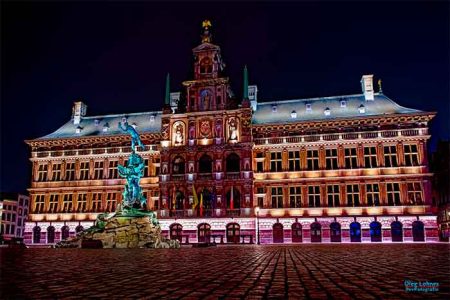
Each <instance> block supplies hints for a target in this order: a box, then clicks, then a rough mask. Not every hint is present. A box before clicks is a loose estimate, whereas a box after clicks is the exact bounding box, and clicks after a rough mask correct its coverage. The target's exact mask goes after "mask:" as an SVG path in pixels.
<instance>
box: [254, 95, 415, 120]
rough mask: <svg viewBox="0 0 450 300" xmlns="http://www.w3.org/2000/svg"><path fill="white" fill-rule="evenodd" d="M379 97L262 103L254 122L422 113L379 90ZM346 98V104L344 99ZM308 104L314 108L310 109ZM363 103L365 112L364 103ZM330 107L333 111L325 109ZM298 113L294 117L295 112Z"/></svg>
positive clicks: (259, 105) (255, 113) (360, 96)
mask: <svg viewBox="0 0 450 300" xmlns="http://www.w3.org/2000/svg"><path fill="white" fill-rule="evenodd" d="M374 98H375V99H374V100H370V101H366V100H365V98H364V94H358V95H347V96H334V97H323V98H310V99H294V100H282V101H272V102H262V103H258V106H257V109H256V111H255V112H254V113H253V120H252V123H253V124H278V123H291V122H292V123H294V122H301V121H316V120H317V121H323V120H332V119H337V118H354V117H364V116H377V115H387V114H408V113H420V112H421V111H420V110H416V109H411V108H406V107H403V106H400V105H398V104H397V103H395V102H394V101H392V100H391V99H389V98H388V97H386V96H385V95H383V94H379V93H376V94H375V97H374ZM342 101H345V107H341V102H342ZM307 104H310V105H311V109H310V110H307ZM361 105H363V107H364V109H363V111H364V112H363V113H361V112H360V107H361ZM327 108H328V109H329V114H328V115H326V114H325V110H326V109H327ZM293 112H295V113H296V117H295V118H293V117H292V115H291V114H292V113H293Z"/></svg>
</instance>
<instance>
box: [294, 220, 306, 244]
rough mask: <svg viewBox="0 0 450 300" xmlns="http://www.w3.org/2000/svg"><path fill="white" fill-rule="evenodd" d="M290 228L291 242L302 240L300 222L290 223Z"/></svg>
mask: <svg viewBox="0 0 450 300" xmlns="http://www.w3.org/2000/svg"><path fill="white" fill-rule="evenodd" d="M291 229H292V242H293V243H301V242H303V235H302V224H300V223H298V222H295V223H292V227H291Z"/></svg>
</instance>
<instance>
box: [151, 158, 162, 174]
mask: <svg viewBox="0 0 450 300" xmlns="http://www.w3.org/2000/svg"><path fill="white" fill-rule="evenodd" d="M153 164H154V165H155V176H159V174H160V173H161V159H160V158H159V157H155V159H154V161H153Z"/></svg>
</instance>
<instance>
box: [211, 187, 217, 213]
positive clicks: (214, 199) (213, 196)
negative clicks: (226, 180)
mask: <svg viewBox="0 0 450 300" xmlns="http://www.w3.org/2000/svg"><path fill="white" fill-rule="evenodd" d="M211 208H212V209H215V208H216V187H215V186H214V187H213V192H212V195H211Z"/></svg>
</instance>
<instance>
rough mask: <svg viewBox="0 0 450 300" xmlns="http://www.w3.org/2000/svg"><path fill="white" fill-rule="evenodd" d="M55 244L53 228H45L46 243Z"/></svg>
mask: <svg viewBox="0 0 450 300" xmlns="http://www.w3.org/2000/svg"><path fill="white" fill-rule="evenodd" d="M54 242H55V227H53V226H48V227H47V243H49V244H51V243H54Z"/></svg>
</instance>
